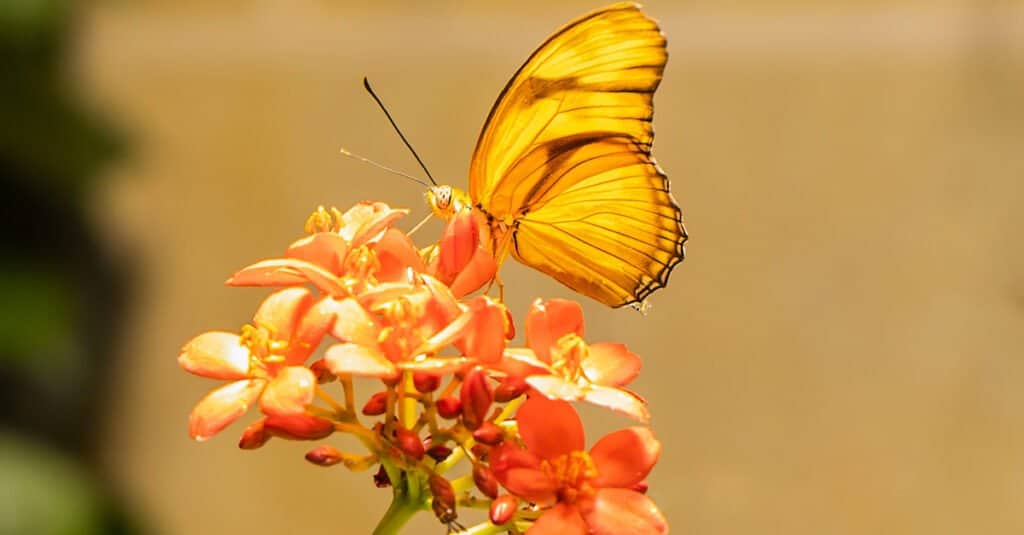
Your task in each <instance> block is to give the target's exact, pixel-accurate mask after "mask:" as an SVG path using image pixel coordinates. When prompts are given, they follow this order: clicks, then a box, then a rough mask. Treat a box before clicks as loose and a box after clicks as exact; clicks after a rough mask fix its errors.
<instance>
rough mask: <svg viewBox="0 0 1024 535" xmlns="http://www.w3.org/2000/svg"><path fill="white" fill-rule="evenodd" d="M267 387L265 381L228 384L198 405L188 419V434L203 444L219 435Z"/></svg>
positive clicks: (254, 380)
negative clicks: (204, 441)
mask: <svg viewBox="0 0 1024 535" xmlns="http://www.w3.org/2000/svg"><path fill="white" fill-rule="evenodd" d="M266 385H267V382H266V381H265V380H263V379H248V380H244V381H235V382H233V383H228V384H226V385H224V386H222V387H220V388H218V389H216V390H214V391H212V392H210V393H209V394H207V395H206V397H204V398H203V399H201V400H200V401H199V403H196V406H195V408H194V409H192V414H191V415H189V417H188V433H189V435H191V436H192V438H194V439H196V440H199V441H203V440H206V439H208V438H210V437H212V436H213V435H216V434H217V433H219V432H220V431H221V429H224V428H225V427H227V426H228V425H230V424H231V422H234V421H235V420H237V419H238V417H239V416H241V415H243V414H245V411H247V410H249V407H250V406H251V405H252V404H253V402H255V401H256V398H258V397H259V395H260V392H262V391H263V388H264V387H265V386H266Z"/></svg>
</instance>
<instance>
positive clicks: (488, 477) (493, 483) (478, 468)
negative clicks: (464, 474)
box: [473, 463, 498, 500]
mask: <svg viewBox="0 0 1024 535" xmlns="http://www.w3.org/2000/svg"><path fill="white" fill-rule="evenodd" d="M473 482H474V483H476V488H478V489H480V492H482V493H484V496H487V497H488V498H491V499H492V500H493V499H494V498H497V497H498V480H497V479H496V478H495V477H494V472H492V471H491V469H490V468H488V467H487V466H486V465H484V464H483V463H476V464H474V465H473Z"/></svg>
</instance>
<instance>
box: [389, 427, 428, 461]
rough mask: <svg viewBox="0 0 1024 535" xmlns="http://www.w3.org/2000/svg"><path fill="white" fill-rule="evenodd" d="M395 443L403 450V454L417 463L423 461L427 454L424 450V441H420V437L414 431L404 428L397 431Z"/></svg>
mask: <svg viewBox="0 0 1024 535" xmlns="http://www.w3.org/2000/svg"><path fill="white" fill-rule="evenodd" d="M395 441H396V443H397V445H398V449H400V450H402V452H403V453H405V454H406V455H408V456H409V457H412V458H413V459H416V460H417V461H418V460H420V459H422V458H423V454H424V453H426V452H425V451H424V448H423V441H422V440H420V436H419V435H418V434H416V433H415V432H414V431H410V430H408V429H406V428H404V427H399V428H397V429H395Z"/></svg>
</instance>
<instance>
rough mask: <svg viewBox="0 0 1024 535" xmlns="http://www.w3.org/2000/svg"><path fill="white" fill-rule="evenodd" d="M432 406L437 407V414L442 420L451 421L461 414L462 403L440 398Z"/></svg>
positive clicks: (456, 400) (457, 400) (452, 399)
mask: <svg viewBox="0 0 1024 535" xmlns="http://www.w3.org/2000/svg"><path fill="white" fill-rule="evenodd" d="M434 406H436V407H437V413H438V414H440V415H441V417H442V418H447V419H449V420H451V419H452V418H455V417H457V416H458V415H460V414H462V402H461V401H459V398H453V397H446V398H441V399H439V400H437V401H436V402H435V403H434Z"/></svg>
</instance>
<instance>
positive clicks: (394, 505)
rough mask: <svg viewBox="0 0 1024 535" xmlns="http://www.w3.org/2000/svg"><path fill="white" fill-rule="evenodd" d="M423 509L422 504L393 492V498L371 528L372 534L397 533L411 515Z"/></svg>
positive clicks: (389, 534) (386, 534) (393, 534)
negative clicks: (378, 520) (375, 525)
mask: <svg viewBox="0 0 1024 535" xmlns="http://www.w3.org/2000/svg"><path fill="white" fill-rule="evenodd" d="M421 509H423V505H422V504H419V503H415V502H412V501H409V500H408V499H407V497H406V496H405V495H404V494H403V493H399V492H395V499H394V500H393V501H392V502H391V506H390V507H388V510H387V511H385V512H384V516H383V517H382V518H381V519H380V522H378V523H377V527H376V528H374V529H373V535H398V533H400V532H401V530H402V526H405V524H406V523H407V522H409V519H410V518H412V516H413V515H415V514H416V513H418V512H419V511H420V510H421Z"/></svg>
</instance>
